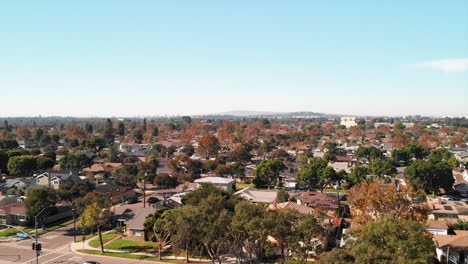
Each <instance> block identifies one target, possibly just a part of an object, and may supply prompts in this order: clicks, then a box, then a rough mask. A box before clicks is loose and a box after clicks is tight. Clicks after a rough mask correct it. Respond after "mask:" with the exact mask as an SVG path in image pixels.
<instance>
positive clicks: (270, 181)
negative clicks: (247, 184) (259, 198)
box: [253, 159, 286, 189]
mask: <svg viewBox="0 0 468 264" xmlns="http://www.w3.org/2000/svg"><path fill="white" fill-rule="evenodd" d="M285 169H286V166H285V165H284V163H283V162H282V161H281V160H279V159H271V160H263V161H261V162H260V163H259V164H258V165H257V167H256V168H255V171H254V175H255V178H254V179H253V183H254V184H255V185H256V186H262V185H267V186H268V189H270V187H271V186H272V185H274V184H276V185H278V184H279V176H280V173H281V172H282V171H284V170H285Z"/></svg>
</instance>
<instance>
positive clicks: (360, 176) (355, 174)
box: [346, 165, 369, 188]
mask: <svg viewBox="0 0 468 264" xmlns="http://www.w3.org/2000/svg"><path fill="white" fill-rule="evenodd" d="M367 175H369V172H368V170H367V168H366V167H364V166H362V165H358V166H356V167H353V168H352V169H351V172H350V173H349V174H348V176H347V179H346V180H347V183H348V187H349V188H351V187H353V186H354V185H357V184H360V183H361V182H363V181H365V180H366V178H367Z"/></svg>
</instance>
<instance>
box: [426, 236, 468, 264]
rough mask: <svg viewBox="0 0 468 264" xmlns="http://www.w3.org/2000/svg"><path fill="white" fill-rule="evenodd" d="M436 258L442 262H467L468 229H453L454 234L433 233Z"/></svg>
mask: <svg viewBox="0 0 468 264" xmlns="http://www.w3.org/2000/svg"><path fill="white" fill-rule="evenodd" d="M433 239H434V241H435V242H436V247H437V248H436V254H437V259H438V260H439V261H441V262H443V263H447V257H448V259H449V262H448V263H463V264H464V263H468V231H467V230H455V231H454V234H449V235H434V238H433Z"/></svg>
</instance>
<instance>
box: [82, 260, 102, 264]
mask: <svg viewBox="0 0 468 264" xmlns="http://www.w3.org/2000/svg"><path fill="white" fill-rule="evenodd" d="M83 264H99V262H96V261H92V260H88V261H85V262H83Z"/></svg>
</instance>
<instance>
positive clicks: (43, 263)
mask: <svg viewBox="0 0 468 264" xmlns="http://www.w3.org/2000/svg"><path fill="white" fill-rule="evenodd" d="M72 253H73V252H68V253H66V254H63V255H60V256H58V257H55V258H51V259H49V260H47V261H45V262H42V264H45V263H47V262H51V261H52V260H56V259H58V258H61V257H63V256H66V255H69V254H72Z"/></svg>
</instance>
